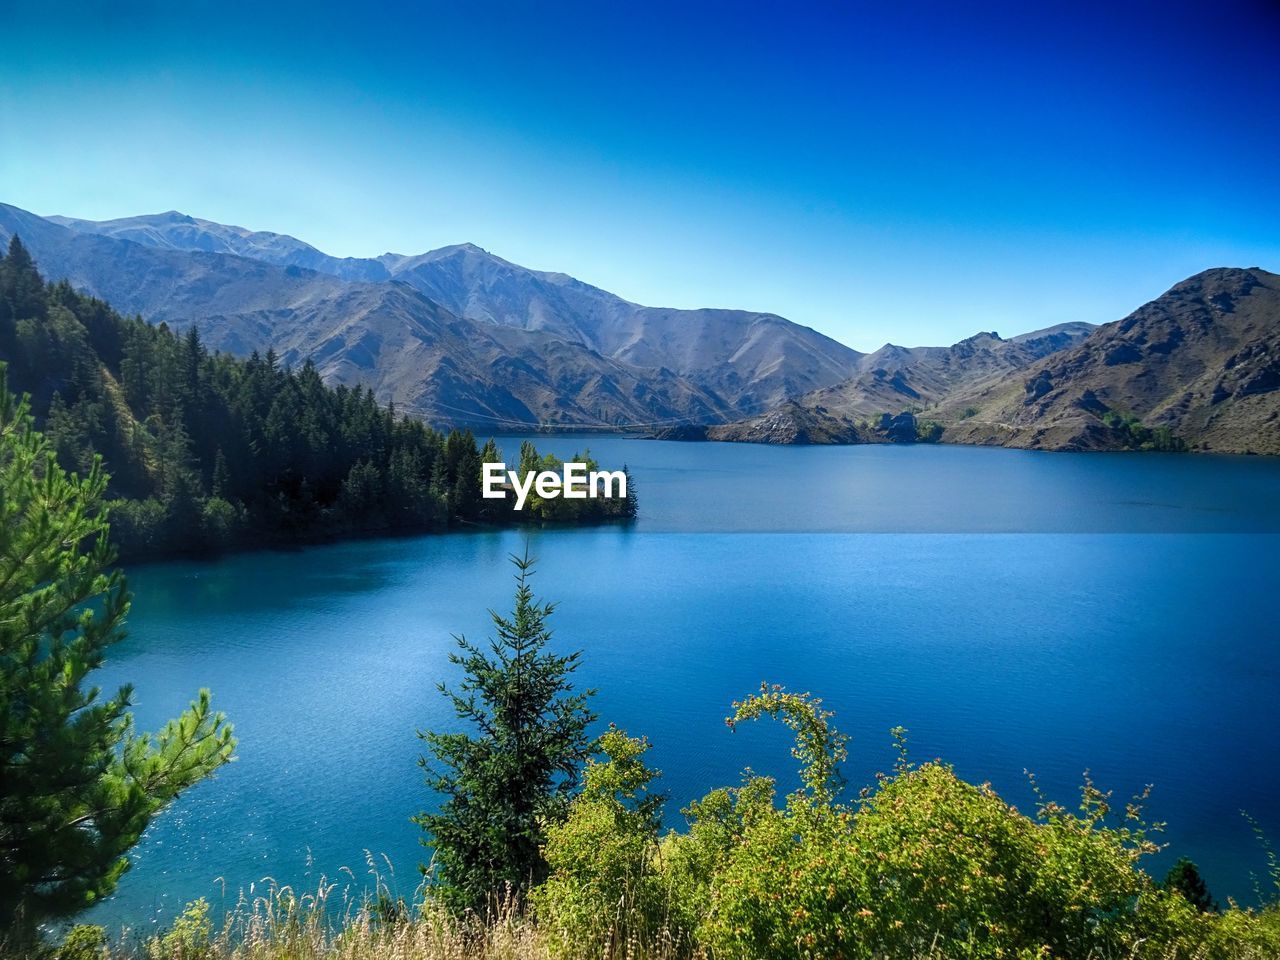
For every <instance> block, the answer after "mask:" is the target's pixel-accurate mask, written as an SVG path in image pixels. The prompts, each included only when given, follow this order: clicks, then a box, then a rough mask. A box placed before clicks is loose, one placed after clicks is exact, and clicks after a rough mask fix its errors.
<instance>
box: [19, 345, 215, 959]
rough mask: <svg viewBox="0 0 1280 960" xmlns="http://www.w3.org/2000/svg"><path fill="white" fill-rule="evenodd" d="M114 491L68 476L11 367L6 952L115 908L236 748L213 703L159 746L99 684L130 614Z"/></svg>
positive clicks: (125, 694)
mask: <svg viewBox="0 0 1280 960" xmlns="http://www.w3.org/2000/svg"><path fill="white" fill-rule="evenodd" d="M106 484H107V478H106V475H105V474H104V473H103V472H102V467H101V461H100V460H98V461H95V462H94V464H93V466H92V468H91V469H90V470H89V471H88V473H87V475H86V476H84V477H83V478H81V477H77V476H75V475H73V474H68V473H66V472H65V471H63V470H62V468H61V467H59V466H58V463H57V460H56V458H55V456H54V453H53V451H52V450H51V449H50V447H49V445H48V443H47V442H46V441H45V439H44V438H43V437H42V436H41V435H40V434H39V433H36V432H35V431H34V429H33V428H32V419H31V417H30V415H29V414H28V412H27V404H26V402H25V400H23V401H18V400H17V399H16V398H15V397H14V396H13V395H12V394H10V393H9V391H8V381H7V371H6V370H5V369H4V366H3V365H2V364H0V941H5V940H8V941H9V942H10V943H13V942H15V941H16V942H22V941H26V940H29V939H30V938H32V937H33V936H34V935H35V931H36V929H37V927H38V925H39V924H41V923H43V922H45V921H48V920H51V919H57V918H60V917H66V916H70V915H72V914H74V913H76V912H77V911H79V910H83V909H84V908H86V907H88V906H90V905H92V904H93V903H95V902H97V901H98V900H100V899H101V898H103V897H104V896H107V895H108V894H110V893H111V891H112V890H113V889H114V888H115V885H116V882H117V881H118V880H119V879H120V876H121V875H122V874H123V873H124V872H125V870H127V869H128V866H129V862H128V859H127V857H126V854H127V853H128V851H129V849H130V848H131V847H133V845H134V844H136V843H137V842H138V840H139V838H140V837H141V836H142V833H143V831H144V830H145V829H146V827H147V824H148V823H149V822H150V821H151V819H152V817H154V816H155V815H156V814H157V813H158V812H159V811H160V810H161V809H163V808H164V807H165V806H166V805H167V804H168V803H169V802H170V801H172V800H173V799H174V797H176V796H177V795H178V794H179V792H181V791H182V790H184V789H186V788H187V787H190V786H192V785H193V784H195V783H197V782H199V781H200V780H202V779H204V778H205V777H207V776H209V775H210V774H211V773H212V772H213V771H214V770H215V769H217V768H218V767H219V766H221V765H222V764H223V763H226V762H227V760H229V759H230V757H231V753H232V750H233V749H234V746H235V741H234V740H233V739H232V737H231V728H230V726H229V725H227V724H226V722H225V720H224V718H223V716H222V715H221V714H217V713H214V712H213V711H212V710H211V708H210V706H209V694H208V692H207V691H202V692H201V693H200V696H199V698H198V699H197V701H196V702H195V703H193V704H192V705H191V708H190V709H189V710H188V711H186V712H185V713H184V714H183V715H182V716H181V717H179V718H178V719H176V720H173V721H171V722H170V723H169V724H168V725H167V726H166V727H165V728H164V729H163V730H162V731H161V732H160V733H158V734H155V735H149V734H139V733H137V732H135V730H134V728H133V723H132V717H131V714H130V713H129V706H130V702H131V696H132V691H131V688H129V687H127V686H126V687H122V688H120V689H119V690H118V691H117V692H116V693H115V694H114V695H112V696H108V697H104V696H102V695H101V693H100V691H99V690H98V689H97V688H96V687H93V686H87V685H86V683H87V680H88V677H89V674H91V673H92V672H93V671H94V670H95V669H96V668H97V667H99V666H101V664H102V662H103V659H104V657H105V655H106V653H107V650H108V649H109V648H110V646H111V645H112V644H113V643H115V642H116V641H117V640H119V639H120V638H121V636H122V635H123V634H122V630H121V628H122V625H123V621H124V618H125V614H126V612H127V611H128V608H129V594H128V592H127V590H126V587H125V582H124V578H123V575H122V574H121V573H120V571H119V570H117V569H113V568H112V560H113V557H112V554H111V549H110V547H109V546H108V543H107V523H106V518H105V513H104V511H103V508H102V496H103V492H104V491H105V489H106Z"/></svg>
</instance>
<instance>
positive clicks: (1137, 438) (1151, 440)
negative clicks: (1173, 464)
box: [1102, 410, 1187, 453]
mask: <svg viewBox="0 0 1280 960" xmlns="http://www.w3.org/2000/svg"><path fill="white" fill-rule="evenodd" d="M1102 422H1103V423H1105V424H1106V425H1107V426H1108V427H1110V428H1111V429H1112V430H1114V431H1116V432H1117V433H1118V434H1120V435H1121V437H1122V438H1123V442H1124V444H1125V446H1127V447H1130V448H1132V449H1134V450H1157V451H1160V452H1164V453H1183V452H1185V451H1186V449H1187V445H1186V443H1185V442H1184V441H1182V440H1181V439H1180V438H1178V437H1175V436H1174V435H1173V432H1172V431H1171V430H1170V429H1169V428H1168V427H1156V428H1154V429H1152V428H1151V427H1146V426H1143V423H1142V421H1141V420H1140V419H1138V418H1137V417H1135V416H1132V415H1128V416H1126V415H1124V414H1121V413H1117V412H1116V411H1114V410H1108V411H1107V412H1106V413H1104V414H1103V415H1102Z"/></svg>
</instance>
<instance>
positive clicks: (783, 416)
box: [706, 323, 1093, 443]
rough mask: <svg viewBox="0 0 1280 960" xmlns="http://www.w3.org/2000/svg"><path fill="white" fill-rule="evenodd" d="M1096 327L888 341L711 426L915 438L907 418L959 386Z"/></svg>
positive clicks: (777, 437)
mask: <svg viewBox="0 0 1280 960" xmlns="http://www.w3.org/2000/svg"><path fill="white" fill-rule="evenodd" d="M1092 329H1093V327H1092V325H1091V324H1087V323H1067V324H1061V325H1059V326H1056V327H1051V328H1049V329H1047V330H1037V331H1035V332H1033V333H1027V334H1023V335H1021V336H1018V337H1014V338H1012V339H1010V340H1005V339H1002V338H1001V337H1000V335H999V334H996V333H979V334H976V335H974V336H972V337H969V338H968V339H965V340H961V341H960V342H959V343H957V344H954V345H952V346H950V347H899V346H895V345H894V344H885V345H884V346H883V347H881V348H880V349H879V350H877V351H875V352H874V353H869V354H867V355H866V356H864V357H863V358H862V360H861V361H860V367H861V368H862V369H861V372H860V373H858V374H857V375H856V376H853V377H851V378H850V379H848V380H846V381H844V382H843V383H840V384H837V385H836V386H833V387H827V388H825V389H822V390H815V391H812V392H810V393H807V394H805V395H803V396H801V397H798V398H796V399H794V400H789V401H786V402H784V403H782V404H780V405H778V406H777V407H774V408H772V409H770V410H768V411H766V412H764V413H763V414H759V415H757V416H755V417H750V418H746V419H744V420H739V421H736V422H733V423H728V424H723V425H719V426H714V427H710V428H708V429H707V431H706V435H707V436H708V437H709V438H710V439H713V440H738V441H744V442H755V443H874V442H882V441H890V440H896V441H900V442H901V441H907V440H914V439H915V438H916V428H915V426H914V425H913V424H912V423H911V422H909V420H908V419H900V418H898V417H897V415H898V414H907V415H908V417H910V416H911V415H914V414H916V413H918V412H920V411H921V410H923V409H925V408H928V407H932V406H934V405H936V404H938V403H939V402H941V401H943V400H944V399H945V398H947V397H949V396H951V395H953V394H955V393H956V392H958V391H964V390H975V389H981V388H983V387H986V386H988V385H990V384H994V383H1000V382H1002V381H1003V380H1004V379H1005V378H1006V377H1008V376H1009V375H1010V374H1012V373H1014V372H1016V371H1019V370H1023V369H1026V368H1027V367H1029V366H1030V365H1031V364H1033V363H1035V362H1036V361H1037V360H1039V359H1041V358H1042V357H1046V356H1048V355H1050V354H1052V353H1054V352H1055V351H1057V350H1062V349H1064V348H1066V347H1068V346H1071V345H1072V344H1075V343H1078V342H1080V341H1081V340H1082V339H1084V338H1085V337H1086V336H1088V334H1089V332H1090V331H1091V330H1092Z"/></svg>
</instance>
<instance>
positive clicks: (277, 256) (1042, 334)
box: [0, 204, 1280, 453]
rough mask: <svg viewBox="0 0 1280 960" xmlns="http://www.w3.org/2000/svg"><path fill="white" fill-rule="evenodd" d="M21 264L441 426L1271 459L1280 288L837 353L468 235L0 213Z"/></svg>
mask: <svg viewBox="0 0 1280 960" xmlns="http://www.w3.org/2000/svg"><path fill="white" fill-rule="evenodd" d="M15 233H16V234H19V235H20V236H21V237H22V239H23V242H24V243H25V244H26V245H27V247H28V249H29V250H30V251H31V252H32V254H33V256H34V257H35V259H36V261H37V263H38V265H39V267H40V268H41V270H42V271H43V272H44V273H45V274H46V275H48V276H51V277H56V278H66V279H67V280H68V281H69V282H70V283H71V284H72V285H73V286H74V287H75V288H76V289H78V290H80V291H82V292H85V293H89V294H92V295H94V296H98V297H101V298H102V299H105V300H108V301H109V302H111V303H112V304H113V305H115V306H116V307H117V308H118V309H121V310H124V311H127V312H130V313H138V314H141V315H142V316H144V317H145V318H146V319H147V320H149V321H151V322H153V323H161V322H163V323H166V324H168V325H169V326H170V327H173V328H176V329H184V328H186V327H189V326H193V325H194V326H196V327H198V329H199V330H200V332H201V334H202V337H203V339H204V340H205V342H206V343H207V344H208V345H209V346H211V347H212V348H214V349H219V350H223V351H226V352H228V353H232V354H235V355H241V356H243V355H248V354H250V353H252V352H254V351H257V352H259V353H265V352H266V351H268V350H273V351H274V352H275V353H276V355H277V356H278V357H279V358H280V359H281V360H282V361H283V362H284V363H286V364H291V365H295V366H296V365H300V364H301V363H303V362H304V361H306V360H308V359H309V360H311V361H312V362H314V363H315V364H316V366H317V369H318V370H319V371H320V373H321V375H322V376H323V377H324V378H325V379H326V380H328V381H330V382H334V383H346V384H357V383H359V384H363V385H367V386H369V387H371V388H372V389H373V390H374V392H375V393H376V395H377V396H378V397H379V399H381V400H384V401H394V402H395V403H396V404H397V405H398V406H399V407H400V408H401V409H402V410H406V411H409V412H413V413H415V414H418V415H421V416H423V417H425V418H427V419H429V420H431V421H432V422H434V423H438V424H442V425H467V426H473V427H477V428H483V429H486V430H488V431H490V432H493V431H499V430H503V429H511V430H520V429H528V428H533V427H537V426H544V427H556V428H560V429H585V428H594V429H614V430H641V431H651V432H656V433H657V434H658V435H660V436H669V437H677V438H693V439H702V438H709V439H716V440H744V441H756V442H773V443H849V442H886V441H897V442H902V441H908V440H915V439H941V440H943V441H946V442H958V443H982V444H1000V445H1007V446H1020V447H1030V448H1043V449H1076V450H1092V449H1126V448H1133V447H1135V446H1152V445H1156V446H1161V445H1168V446H1173V447H1180V446H1186V447H1189V448H1191V449H1197V450H1214V451H1229V452H1265V453H1280V422H1278V420H1277V417H1278V415H1280V413H1278V411H1280V366H1278V364H1280V359H1278V358H1280V295H1278V291H1280V280H1278V278H1277V277H1276V276H1275V275H1274V274H1270V273H1267V272H1266V271H1263V270H1259V269H1257V268H1253V269H1249V270H1240V269H1228V268H1221V269H1215V270H1209V271H1205V272H1204V273H1202V274H1199V275H1197V276H1196V277H1192V278H1190V279H1188V280H1186V281H1184V282H1182V283H1180V284H1178V285H1177V286H1175V287H1174V288H1173V289H1171V290H1170V291H1168V292H1167V293H1165V294H1164V295H1163V296H1161V297H1159V298H1157V299H1156V300H1154V301H1152V302H1151V303H1148V304H1146V305H1145V306H1143V307H1141V308H1140V309H1139V310H1137V311H1136V312H1135V313H1133V314H1132V315H1130V316H1129V317H1127V318H1125V319H1123V320H1120V321H1116V322H1114V323H1110V324H1106V325H1104V326H1102V327H1097V328H1095V327H1094V326H1092V325H1091V324H1088V323H1083V322H1077V323H1066V324H1061V325H1059V326H1056V327H1052V328H1049V329H1046V330H1039V331H1034V332H1032V333H1026V334H1021V335H1018V336H1014V337H1011V338H1008V339H1005V338H1002V337H1000V336H999V335H998V334H996V333H994V332H983V333H978V334H976V335H974V336H972V337H969V338H967V339H965V340H961V341H960V342H959V343H956V344H953V345H951V346H947V347H902V346H896V345H893V344H886V345H885V346H884V347H882V348H880V349H879V350H876V351H874V352H872V353H865V354H864V353H860V352H858V351H856V350H853V349H851V348H849V347H846V346H844V345H843V344H840V343H838V342H837V341H835V340H832V339H831V338H829V337H826V336H824V335H822V334H820V333H818V332H816V331H814V330H812V329H810V328H808V327H804V326H801V325H799V324H796V323H793V322H791V321H789V320H786V319H785V318H783V317H780V316H777V315H775V314H770V313H757V312H751V311H743V310H727V309H701V310H678V309H671V308H660V307H647V306H642V305H639V304H635V303H631V302H629V301H627V300H624V299H622V298H621V297H618V296H616V295H614V294H612V293H609V292H608V291H605V290H602V289H600V288H598V287H593V286H591V285H590V284H586V283H583V282H581V281H579V280H576V279H574V278H572V277H570V276H568V275H566V274H563V273H550V272H544V271H537V270H531V269H528V268H525V267H522V266H519V265H518V264H514V263H511V262H509V261H506V260H504V259H502V258H501V257H498V256H496V255H494V254H492V253H489V252H487V251H485V250H482V249H481V248H479V247H477V246H475V245H473V244H465V243H464V244H459V245H454V246H448V247H443V248H440V249H438V250H433V251H430V252H427V253H423V254H419V255H414V256H406V255H401V254H393V253H386V254H383V255H381V256H379V257H371V258H338V257H332V256H329V255H328V254H325V253H323V252H321V251H320V250H317V249H316V248H315V247H312V246H310V245H309V244H306V243H304V242H302V241H301V240H297V239H295V238H293V237H290V236H286V235H283V234H278V233H269V232H261V231H252V230H247V229H244V228H242V227H234V226H227V225H224V224H219V223H215V222H213V221H209V220H201V219H198V218H195V217H191V216H187V215H185V214H182V213H178V212H174V211H171V212H169V213H162V214H154V215H147V216H139V217H128V218H124V219H118V220H106V221H88V220H78V219H73V218H69V217H60V216H51V217H40V216H37V215H35V214H32V213H28V212H26V211H23V210H20V209H18V208H16V207H12V206H7V205H4V204H0V240H2V239H5V238H7V236H8V235H11V234H15Z"/></svg>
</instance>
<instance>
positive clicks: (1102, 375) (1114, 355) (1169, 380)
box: [932, 268, 1280, 454]
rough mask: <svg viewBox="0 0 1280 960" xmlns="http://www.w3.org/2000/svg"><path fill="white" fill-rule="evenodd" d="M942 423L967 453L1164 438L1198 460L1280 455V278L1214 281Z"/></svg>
mask: <svg viewBox="0 0 1280 960" xmlns="http://www.w3.org/2000/svg"><path fill="white" fill-rule="evenodd" d="M932 413H933V414H934V415H936V416H937V417H938V419H940V420H943V421H945V422H947V424H948V425H947V427H946V431H945V433H944V435H943V438H944V439H945V440H947V441H950V442H956V443H990V444H1001V445H1004V446H1017V447H1030V448H1036V449H1054V450H1062V449H1069V450H1096V449H1116V448H1123V447H1131V446H1134V445H1135V443H1138V444H1141V443H1142V442H1150V440H1151V436H1150V435H1151V434H1154V433H1157V432H1158V433H1160V434H1162V435H1167V436H1170V437H1172V438H1174V439H1176V440H1177V441H1180V442H1181V443H1182V444H1185V445H1186V446H1187V447H1188V448H1190V449H1193V450H1204V451H1217V452H1227V453H1269V454H1280V276H1277V275H1276V274H1274V273H1268V272H1267V271H1265V270H1260V269H1257V268H1252V269H1236V268H1217V269H1213V270H1206V271H1204V272H1203V273H1199V274H1196V275H1195V276H1194V277H1191V278H1189V279H1187V280H1184V281H1182V282H1181V283H1179V284H1177V285H1176V286H1175V287H1173V288H1172V289H1171V290H1169V291H1168V292H1167V293H1165V294H1164V295H1162V296H1160V297H1158V298H1156V299H1155V300H1152V301H1151V302H1150V303H1148V304H1146V305H1144V306H1142V307H1140V308H1138V309H1137V310H1135V311H1134V312H1133V313H1132V314H1130V315H1129V316H1128V317H1125V318H1124V319H1123V320H1119V321H1116V322H1115V323H1109V324H1106V325H1105V326H1102V327H1099V328H1098V329H1097V330H1096V331H1094V332H1093V333H1092V334H1091V335H1090V336H1088V337H1087V338H1085V339H1084V340H1083V341H1081V342H1080V343H1079V344H1077V345H1076V346H1075V347H1072V348H1071V349H1068V350H1064V351H1062V352H1061V353H1057V354H1054V355H1052V356H1050V357H1047V358H1045V359H1044V360H1042V361H1040V362H1039V363H1037V364H1034V365H1033V366H1031V367H1030V368H1028V369H1027V370H1025V371H1023V372H1021V373H1019V374H1017V375H1016V376H1013V377H1009V378H1007V379H1006V380H1005V381H1003V382H1001V383H998V384H993V385H991V386H988V387H985V388H981V389H973V390H970V391H962V392H958V393H956V394H954V395H952V396H950V397H948V398H947V399H946V401H945V402H943V403H940V404H938V405H937V407H936V408H935V410H934V411H932Z"/></svg>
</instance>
